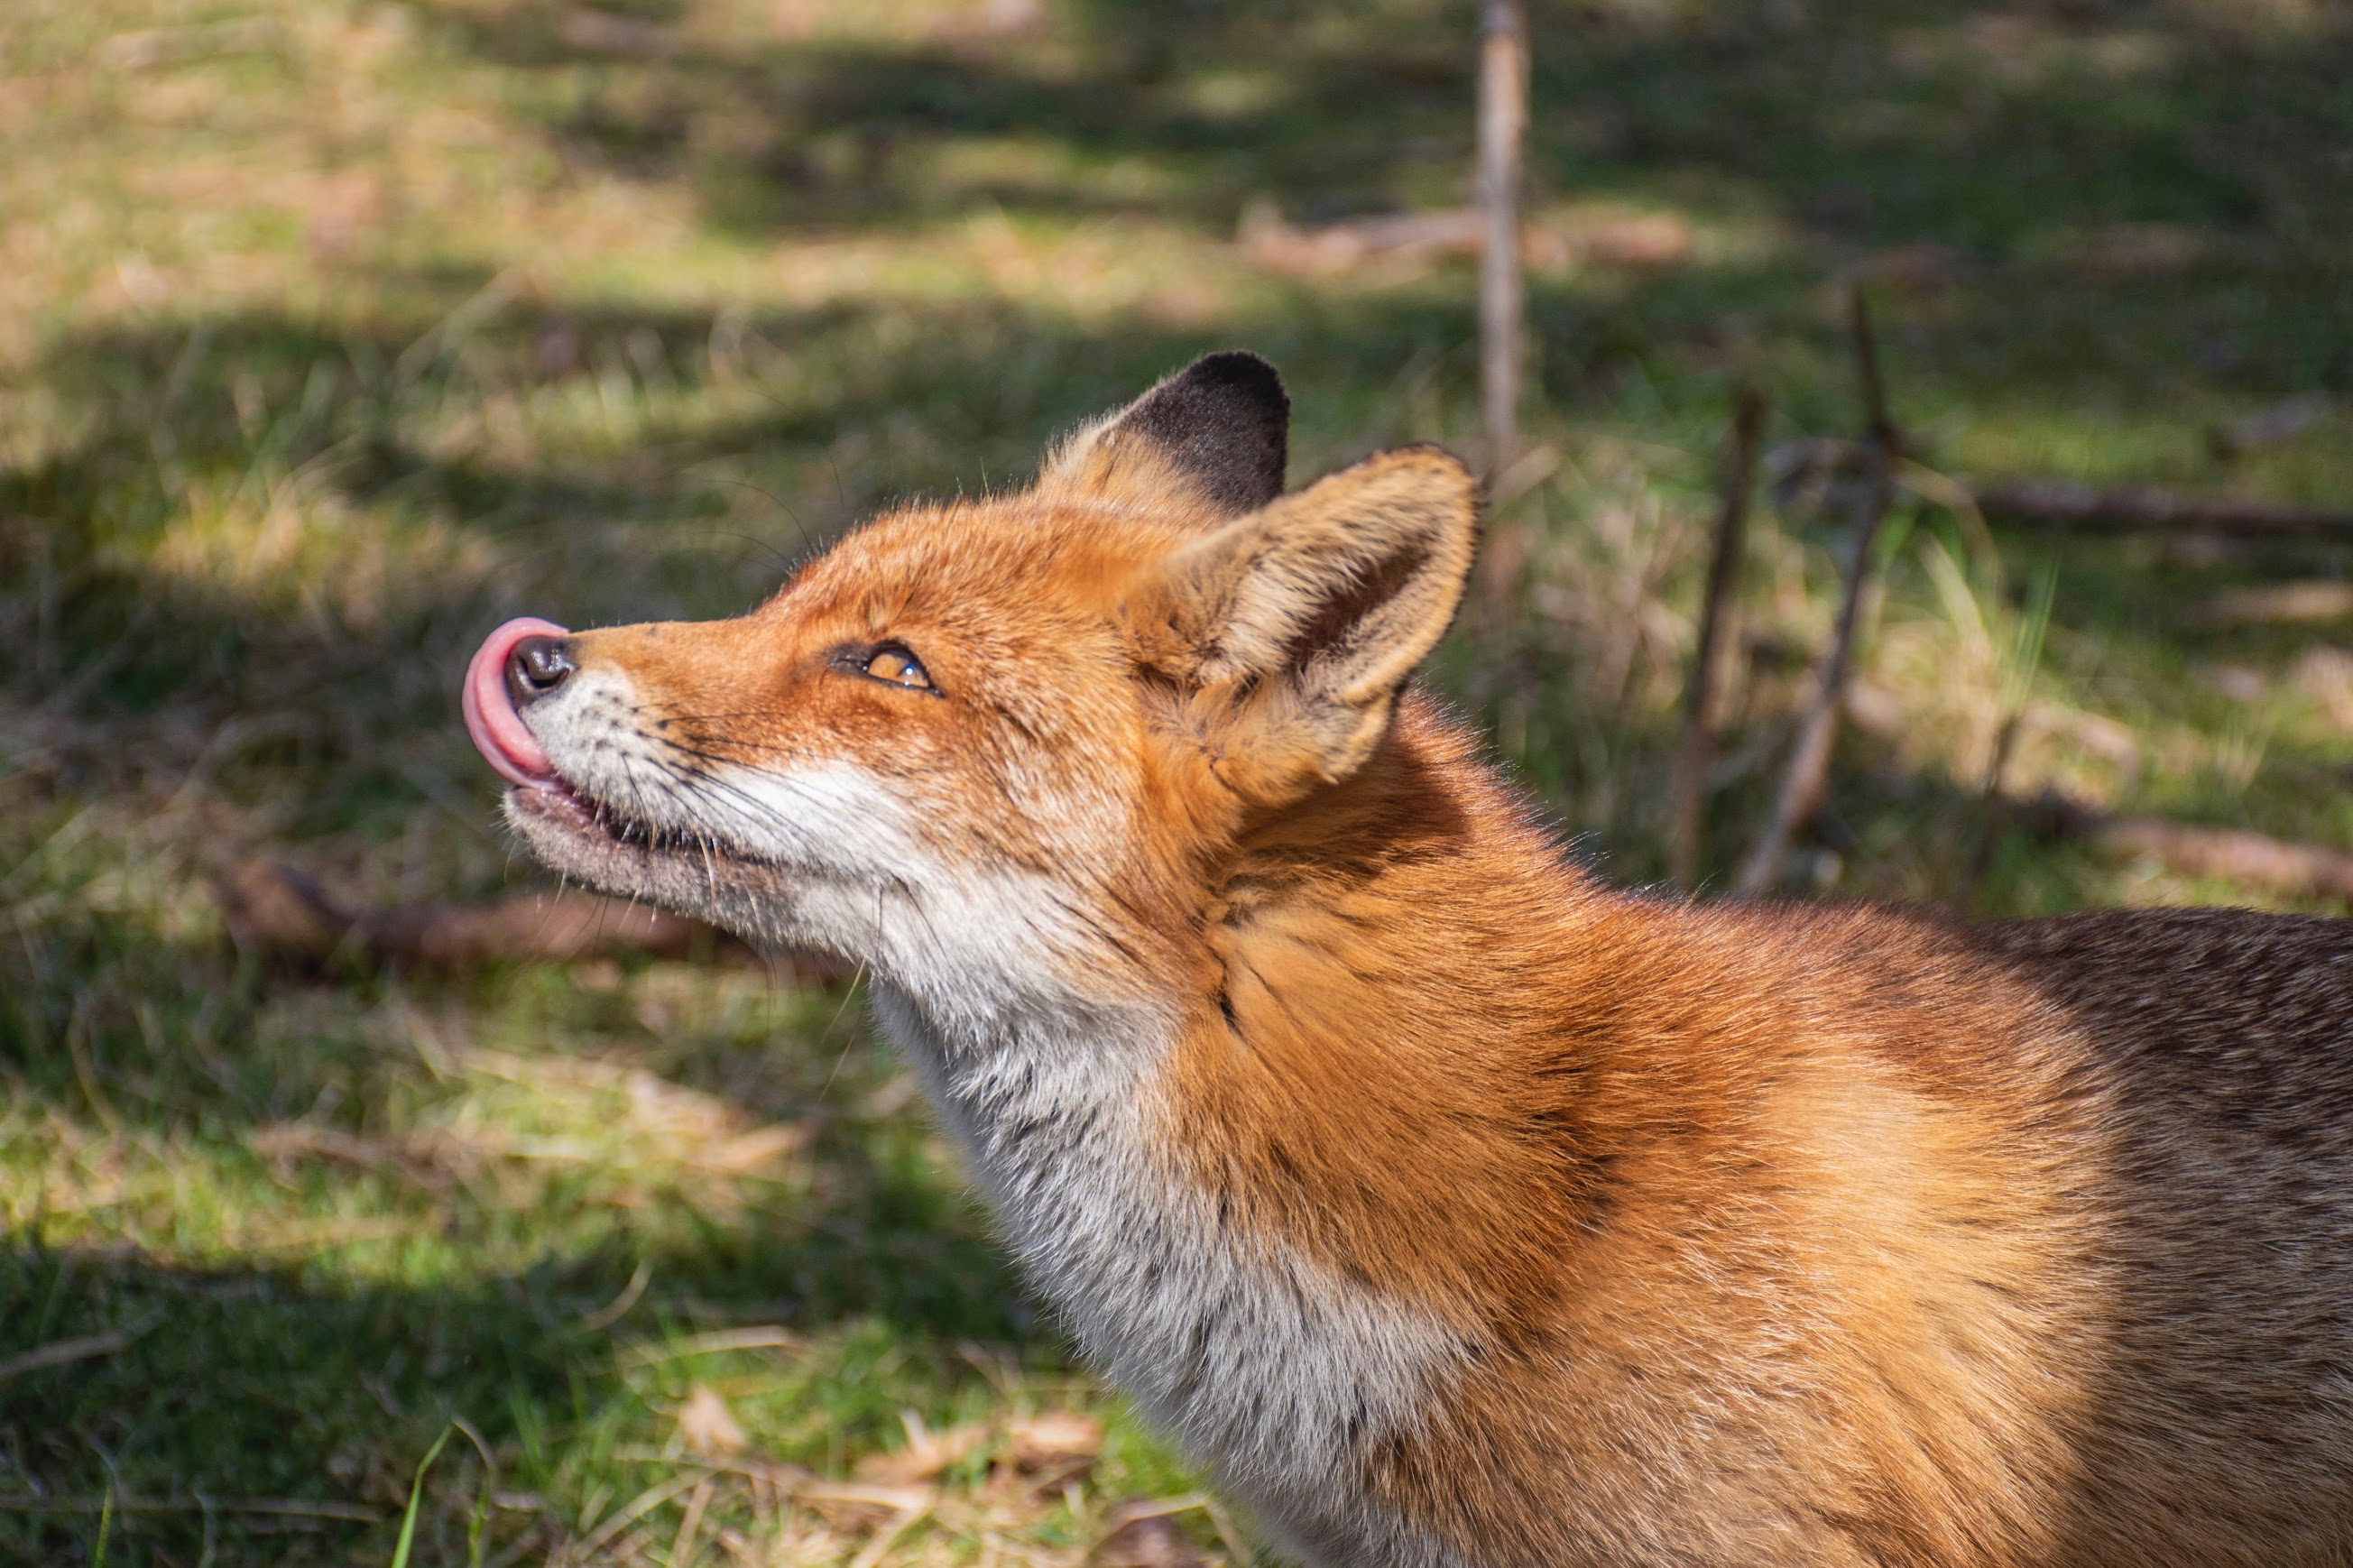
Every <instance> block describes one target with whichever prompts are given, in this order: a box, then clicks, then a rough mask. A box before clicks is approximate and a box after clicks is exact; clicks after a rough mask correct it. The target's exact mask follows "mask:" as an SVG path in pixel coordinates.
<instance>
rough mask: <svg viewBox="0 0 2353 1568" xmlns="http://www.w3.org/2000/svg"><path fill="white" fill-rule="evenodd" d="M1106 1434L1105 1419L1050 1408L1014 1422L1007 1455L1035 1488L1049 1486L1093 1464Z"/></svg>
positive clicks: (1086, 1469) (1075, 1477) (1017, 1471)
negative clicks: (1104, 1429)
mask: <svg viewBox="0 0 2353 1568" xmlns="http://www.w3.org/2000/svg"><path fill="white" fill-rule="evenodd" d="M1008 1439H1009V1441H1008V1444H1007V1447H1006V1454H1005V1458H1006V1460H1007V1462H1008V1464H1009V1465H1010V1466H1011V1468H1012V1469H1013V1471H1014V1472H1015V1473H1017V1474H1018V1475H1020V1476H1023V1477H1025V1478H1027V1479H1029V1485H1030V1487H1031V1489H1033V1490H1039V1491H1043V1490H1048V1489H1052V1488H1054V1487H1058V1486H1060V1485H1062V1484H1063V1483H1064V1482H1066V1481H1073V1480H1076V1479H1079V1478H1080V1477H1082V1476H1083V1475H1085V1474H1086V1473H1087V1472H1088V1471H1089V1470H1091V1469H1092V1468H1094V1464H1095V1457H1096V1456H1097V1455H1098V1454H1100V1453H1102V1452H1103V1423H1102V1422H1101V1421H1098V1420H1096V1419H1095V1418H1094V1417H1093V1416H1092V1415H1080V1414H1078V1413H1077V1412H1076V1411H1071V1410H1049V1411H1046V1412H1044V1413H1042V1414H1040V1415H1032V1416H1029V1417H1027V1418H1026V1419H1024V1420H1020V1421H1016V1422H1015V1423H1014V1424H1013V1426H1012V1429H1011V1430H1010V1432H1009V1433H1008Z"/></svg>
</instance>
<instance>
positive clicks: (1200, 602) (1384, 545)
mask: <svg viewBox="0 0 2353 1568" xmlns="http://www.w3.org/2000/svg"><path fill="white" fill-rule="evenodd" d="M1478 510H1479V509H1478V482H1477V481H1476V480H1474V479H1472V477H1471V473H1470V470H1468V469H1467V468H1464V467H1463V466H1462V465H1461V463H1460V462H1458V461H1456V460H1455V459H1454V458H1451V457H1449V456H1448V455H1447V454H1445V453H1444V452H1441V451H1440V450H1438V449H1437V448H1436V447H1409V448H1408V449H1406V450H1404V451H1401V452H1384V453H1381V454H1380V455H1378V456H1377V457H1373V458H1366V460H1365V461H1363V462H1361V463H1358V464H1357V465H1356V467H1355V468H1344V469H1342V470H1341V471H1340V472H1339V473H1336V474H1334V475H1332V476H1330V477H1329V478H1327V479H1321V480H1318V481H1317V482H1316V483H1314V484H1313V485H1310V486H1309V487H1308V488H1307V489H1303V490H1301V491H1300V492H1299V493H1298V494H1296V495H1291V496H1284V497H1282V499H1281V500H1277V501H1275V502H1274V503H1273V504H1272V505H1271V506H1268V507H1265V508H1263V509H1261V510H1259V511H1256V512H1253V513H1252V514H1250V516H1248V517H1244V518H1240V519H1239V520H1237V521H1233V522H1229V523H1228V524H1227V525H1226V526H1224V527H1223V528H1220V529H1219V530H1218V531H1215V532H1214V533H1210V534H1207V535H1205V536H1203V537H1202V538H1200V539H1198V540H1196V541H1194V542H1191V543H1189V544H1187V545H1186V546H1184V547H1183V548H1182V549H1179V550H1177V551H1176V552H1174V553H1173V554H1171V555H1169V556H1168V557H1167V558H1166V560H1164V561H1163V562H1161V563H1160V564H1159V566H1158V567H1157V568H1156V569H1155V571H1153V572H1151V573H1150V574H1147V575H1146V576H1145V579H1144V580H1143V581H1142V582H1141V583H1140V584H1138V585H1137V587H1136V588H1135V589H1134V590H1133V591H1132V592H1131V594H1130V595H1129V597H1128V599H1127V602H1126V604H1125V605H1124V621H1125V623H1126V629H1127V635H1128V637H1129V639H1130V643H1131V645H1132V647H1133V650H1134V656H1135V658H1136V659H1137V660H1138V662H1140V663H1142V664H1144V665H1146V666H1148V667H1150V668H1154V669H1156V670H1158V671H1160V672H1161V673H1162V674H1164V675H1166V676H1167V677H1168V678H1170V679H1172V680H1173V681H1174V682H1175V683H1176V686H1177V687H1178V688H1179V689H1181V690H1182V691H1184V692H1185V694H1186V695H1185V697H1184V701H1185V703H1186V706H1187V711H1188V717H1187V721H1186V724H1187V728H1188V729H1190V730H1192V731H1196V732H1198V733H1199V734H1201V735H1203V736H1204V737H1206V738H1207V739H1208V749H1209V750H1210V751H1211V752H1213V753H1214V754H1215V755H1216V756H1217V757H1218V758H1219V774H1220V776H1221V777H1222V778H1224V779H1225V780H1226V782H1227V783H1228V784H1229V785H1230V786H1231V787H1233V788H1234V789H1235V790H1236V791H1237V793H1239V794H1241V795H1246V796H1249V797H1250V798H1252V799H1255V800H1257V801H1259V802H1261V803H1263V804H1270V805H1271V804H1278V803H1281V802H1282V801H1284V800H1287V799H1290V798H1292V797H1294V796H1296V795H1298V794H1299V793H1300V792H1302V791H1303V790H1306V789H1311V788H1314V786H1315V785H1316V784H1318V783H1319V782H1321V783H1337V782H1338V781H1339V780H1341V779H1344V778H1346V777H1347V776H1348V775H1349V774H1350V773H1355V772H1356V770H1357V769H1358V768H1360V767H1362V766H1363V765H1364V763H1365V760H1366V758H1367V757H1369V756H1371V755H1372V753H1373V749H1374V748H1375V747H1376V746H1377V744H1379V742H1380V739H1381V737H1382V735H1384V734H1385V733H1387V732H1388V724H1389V715H1390V713H1391V712H1392V710H1394V708H1395V706H1396V700H1397V694H1398V689H1399V688H1401V687H1402V686H1403V685H1404V684H1405V682H1406V679H1407V678H1408V677H1409V676H1410V675H1412V673H1413V670H1414V667H1415V666H1417V665H1419V663H1420V662H1421V661H1422V659H1423V658H1426V657H1427V656H1428V655H1429V653H1430V649H1431V648H1432V647H1436V646H1437V644H1438V639H1439V638H1440V637H1443V636H1444V635H1445V633H1446V627H1447V625H1448V623H1449V622H1451V620H1452V619H1453V618H1454V611H1455V607H1456V605H1459V604H1460V603H1461V598H1462V587H1463V584H1464V583H1465V581H1466V580H1467V579H1468V578H1469V576H1470V572H1471V557H1472V550H1473V548H1474V545H1475V543H1476V540H1477V533H1478Z"/></svg>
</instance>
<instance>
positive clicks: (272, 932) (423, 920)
mask: <svg viewBox="0 0 2353 1568" xmlns="http://www.w3.org/2000/svg"><path fill="white" fill-rule="evenodd" d="M217 888H218V892H219V896H220V900H221V908H222V910H223V913H224V914H225V915H226V916H227V921H228V925H229V931H230V933H231V935H232V936H234V937H235V938H236V940H237V943H238V944H239V945H240V946H243V947H247V948H250V949H254V950H257V951H260V952H269V953H273V954H277V955H279V956H281V957H287V958H293V959H298V960H301V961H304V962H311V963H316V962H319V961H322V960H325V959H328V958H332V957H334V956H335V955H337V954H341V953H348V954H352V955H354V956H358V957H363V958H366V959H369V960H371V961H374V962H376V963H385V962H402V963H421V964H427V965H429V966H432V967H436V968H467V967H470V966H473V965H476V964H481V963H496V962H511V963H530V962H539V963H562V962H565V961H567V960H571V959H578V958H594V957H601V956H614V955H617V954H621V953H631V952H636V953H644V954H646V955H648V956H649V957H654V958H691V957H696V956H708V957H710V958H712V959H714V960H717V961H720V962H724V963H756V962H759V960H758V958H757V957H756V955H755V954H754V953H753V952H752V951H751V949H749V948H747V947H745V946H744V944H743V943H742V942H738V941H736V940H735V939H734V938H733V937H732V936H729V935H727V934H726V933H724V932H723V931H716V930H714V929H712V927H710V926H707V925H705V924H703V923H702V921H692V920H688V919H686V918H685V917H684V916H681V915H674V914H671V913H670V912H669V911H667V910H657V909H652V908H649V906H647V905H644V904H640V903H635V902H632V901H629V900H623V899H605V898H598V897H596V896H595V895H594V894H590V893H575V892H561V893H547V892H541V893H521V894H517V895H515V896H513V897H512V898H505V899H499V900H493V901H492V902H490V903H486V904H471V905H467V904H403V905H396V906H395V907H393V908H391V909H383V910H353V909H351V908H348V907H347V906H345V905H344V904H343V903H342V902H341V901H340V900H336V899H335V898H334V897H333V896H332V895H331V894H329V893H328V892H327V890H326V889H323V888H322V887H320V886H319V884H318V883H316V882H314V881H312V880H311V879H310V878H308V877H305V876H303V875H302V874H301V872H299V871H296V870H294V869H292V868H290V867H287V866H282V865H280V864H279V863H278V862H276V861H274V860H251V861H248V862H247V863H245V864H244V865H242V866H238V867H237V868H233V869H232V870H230V871H228V872H227V873H225V874H223V875H222V876H221V878H220V879H219V880H218V883H217ZM800 962H801V961H799V960H796V961H795V963H796V965H797V966H798V965H799V963H800ZM809 967H810V973H811V976H812V977H822V976H820V975H818V970H819V969H820V968H822V967H823V966H822V965H820V964H818V963H815V962H814V961H811V963H810V965H809Z"/></svg>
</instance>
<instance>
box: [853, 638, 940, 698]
mask: <svg viewBox="0 0 2353 1568" xmlns="http://www.w3.org/2000/svg"><path fill="white" fill-rule="evenodd" d="M866 673H867V674H869V675H871V676H872V677H873V678H874V679H877V680H887V681H889V682H890V683H891V684H892V685H893V686H909V687H913V688H914V689H917V690H919V691H929V690H931V689H932V678H931V677H930V676H928V675H926V674H924V673H923V666H922V665H920V664H918V663H916V662H915V656H914V655H913V654H912V653H909V652H908V651H907V650H906V649H905V648H902V647H881V648H876V649H875V650H874V651H873V652H872V653H871V654H869V655H867V658H866Z"/></svg>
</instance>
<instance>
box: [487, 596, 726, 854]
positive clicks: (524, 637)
mask: <svg viewBox="0 0 2353 1568" xmlns="http://www.w3.org/2000/svg"><path fill="white" fill-rule="evenodd" d="M566 635H568V634H566V633H565V629H564V628H563V627H562V626H557V625H555V624H554V622H552V621H543V620H539V619H536V618H533V617H530V616H525V617H523V618H522V619H518V620H512V621H509V622H507V623H506V624H505V625H504V626H501V627H499V628H498V630H496V631H494V632H492V633H491V635H490V637H488V638H486V639H485V640H484V641H483V643H482V646H481V647H480V649H479V650H477V651H476V653H475V655H474V658H473V661H472V662H471V663H470V665H469V666H468V667H467V670H466V685H465V691H464V700H463V707H464V710H465V717H466V732H467V734H468V735H469V736H470V737H471V738H472V740H473V742H474V745H475V747H476V748H477V749H478V750H480V752H481V753H482V757H483V759H484V760H485V761H486V762H488V763H490V764H491V767H492V768H493V769H494V770H496V772H497V773H498V774H499V776H500V777H501V778H502V779H504V780H506V781H507V784H509V786H510V788H509V790H508V792H507V799H508V810H509V812H510V813H511V814H512V816H513V819H514V821H515V824H516V826H518V827H521V828H523V829H525V830H526V832H528V831H529V830H531V829H533V828H543V829H553V830H554V831H555V832H557V833H559V834H561V835H562V836H563V837H565V838H566V839H568V840H570V841H571V842H572V843H573V844H575V845H576V846H578V847H581V848H585V849H587V850H589V851H591V853H592V857H593V858H594V859H595V860H596V861H597V862H598V863H599V864H600V866H603V867H607V868H615V867H632V866H634V867H637V868H645V867H647V866H648V865H649V863H650V862H653V861H657V860H670V861H687V862H691V863H693V864H694V865H696V866H697V867H698V868H701V869H702V870H704V871H706V872H708V871H709V870H710V869H712V868H715V867H716V865H717V864H718V863H720V862H723V861H725V862H731V863H733V864H735V865H738V866H743V867H746V868H754V867H756V868H767V863H766V862H765V861H764V860H762V859H761V858H758V857H757V856H754V855H752V854H749V853H747V852H746V851H744V850H743V849H740V848H737V847H735V846H733V845H732V844H729V843H728V842H727V841H726V840H724V839H723V838H722V837H719V836H718V835H717V834H715V833H712V832H710V831H709V830H707V829H703V828H682V827H678V826H670V825H666V824H662V823H658V822H654V821H651V820H649V818H648V817H647V816H645V814H644V813H642V812H640V811H632V810H630V809H628V807H626V806H623V805H618V804H617V803H616V802H614V801H612V800H609V799H607V798H604V797H601V796H599V795H594V794H592V793H590V792H589V791H587V790H585V789H583V788H581V787H580V786H579V785H578V784H575V783H574V782H573V781H572V780H570V779H567V778H565V776H564V774H563V773H561V772H559V771H558V770H557V768H556V766H555V763H554V761H553V760H552V759H551V758H550V757H549V756H548V754H547V750H546V748H545V747H544V746H543V745H542V744H541V742H540V740H539V737H538V736H537V735H536V734H534V733H533V731H532V729H531V727H530V725H529V724H528V723H526V722H525V721H524V720H523V716H522V709H521V706H520V705H519V704H518V702H517V700H516V698H517V695H518V689H519V688H527V683H528V680H529V674H528V671H527V669H526V668H525V666H524V664H523V662H522V661H524V660H525V659H526V658H527V657H528V650H529V648H530V646H531V645H532V644H533V643H535V642H537V643H545V642H546V641H547V640H549V639H554V638H562V637H565V636H566ZM599 852H601V853H599ZM616 857H618V859H617V860H616ZM598 879H600V880H607V881H610V880H613V879H614V871H613V870H611V869H607V870H606V871H605V872H604V873H603V874H602V875H600V876H599V878H598ZM632 890H637V889H632Z"/></svg>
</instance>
